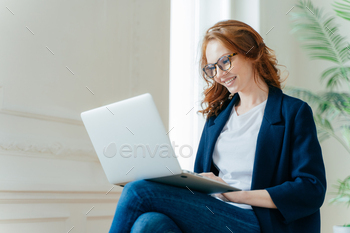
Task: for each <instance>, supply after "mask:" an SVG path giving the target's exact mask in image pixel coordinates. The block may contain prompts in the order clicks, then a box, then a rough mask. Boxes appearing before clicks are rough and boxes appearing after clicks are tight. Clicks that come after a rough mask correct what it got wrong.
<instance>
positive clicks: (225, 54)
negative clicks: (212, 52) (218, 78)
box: [207, 52, 237, 65]
mask: <svg viewBox="0 0 350 233" xmlns="http://www.w3.org/2000/svg"><path fill="white" fill-rule="evenodd" d="M233 53H237V52H233ZM233 53H224V54H223V55H221V56H220V57H219V58H218V59H216V62H208V61H207V65H208V64H214V63H217V62H218V60H219V59H220V58H222V57H223V56H227V55H230V54H233Z"/></svg>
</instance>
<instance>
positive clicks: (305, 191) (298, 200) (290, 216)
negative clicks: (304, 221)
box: [266, 102, 326, 224]
mask: <svg viewBox="0 0 350 233" xmlns="http://www.w3.org/2000/svg"><path fill="white" fill-rule="evenodd" d="M293 126H294V127H293V129H292V130H291V132H292V135H291V145H290V158H289V159H290V171H291V174H290V175H291V179H290V181H287V182H284V183H282V184H281V185H277V186H274V187H270V188H267V189H266V190H267V191H268V192H269V194H270V196H271V198H272V201H273V202H274V203H275V205H276V206H277V209H278V210H279V211H280V213H281V214H282V215H283V217H284V222H285V223H286V224H288V223H290V222H292V221H294V220H297V219H300V218H303V217H306V216H308V215H310V214H313V213H315V212H316V211H318V210H319V208H320V207H321V206H322V204H323V202H324V197H325V193H326V174H325V168H324V163H323V158H322V152H321V147H320V144H319V142H318V139H317V131H316V126H315V122H314V119H313V115H312V110H311V108H310V106H309V105H308V104H307V103H305V102H303V104H302V105H301V107H300V109H299V110H298V112H297V114H296V116H295V120H294V124H293Z"/></svg>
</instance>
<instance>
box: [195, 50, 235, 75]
mask: <svg viewBox="0 0 350 233" xmlns="http://www.w3.org/2000/svg"><path fill="white" fill-rule="evenodd" d="M237 54H238V53H232V54H229V55H224V56H222V57H220V58H219V59H218V60H217V62H216V63H214V64H207V65H205V66H204V67H203V69H202V70H203V72H204V73H205V75H206V76H207V77H208V78H214V77H215V76H216V75H217V74H218V71H217V67H219V68H220V70H222V71H226V70H228V69H230V68H231V65H232V64H231V60H230V67H229V68H227V69H226V70H224V69H222V68H221V67H220V66H219V65H218V62H219V60H220V59H222V58H223V57H228V58H230V57H233V56H235V55H237ZM209 65H212V66H214V67H215V74H214V76H209V75H208V74H207V72H205V68H206V67H208V66H209Z"/></svg>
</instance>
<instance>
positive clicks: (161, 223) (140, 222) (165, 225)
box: [131, 212, 182, 233]
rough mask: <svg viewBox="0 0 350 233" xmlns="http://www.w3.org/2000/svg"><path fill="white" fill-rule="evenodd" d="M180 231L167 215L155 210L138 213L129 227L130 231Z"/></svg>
mask: <svg viewBox="0 0 350 233" xmlns="http://www.w3.org/2000/svg"><path fill="white" fill-rule="evenodd" d="M148 232H152V233H182V231H181V230H180V229H179V227H178V226H177V225H176V224H175V222H174V221H173V220H171V219H170V218H169V217H168V216H166V215H165V214H162V213H157V212H147V213H144V214H142V215H140V216H139V217H138V218H137V220H136V221H135V223H134V225H133V226H132V228H131V233H148Z"/></svg>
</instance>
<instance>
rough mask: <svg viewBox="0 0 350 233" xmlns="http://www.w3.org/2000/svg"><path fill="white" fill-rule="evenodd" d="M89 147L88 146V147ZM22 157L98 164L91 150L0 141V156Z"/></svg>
mask: <svg viewBox="0 0 350 233" xmlns="http://www.w3.org/2000/svg"><path fill="white" fill-rule="evenodd" d="M89 147H90V146H89ZM1 152H6V154H12V155H22V156H23V155H24V156H39V157H42V156H44V157H48V156H49V157H51V158H60V159H73V160H76V159H78V160H81V159H82V160H89V161H95V162H98V161H99V160H98V157H97V155H96V152H95V150H94V149H93V148H82V147H77V146H68V145H67V144H65V143H63V142H59V141H53V142H38V141H32V140H18V141H15V140H1V139H0V154H1Z"/></svg>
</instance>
